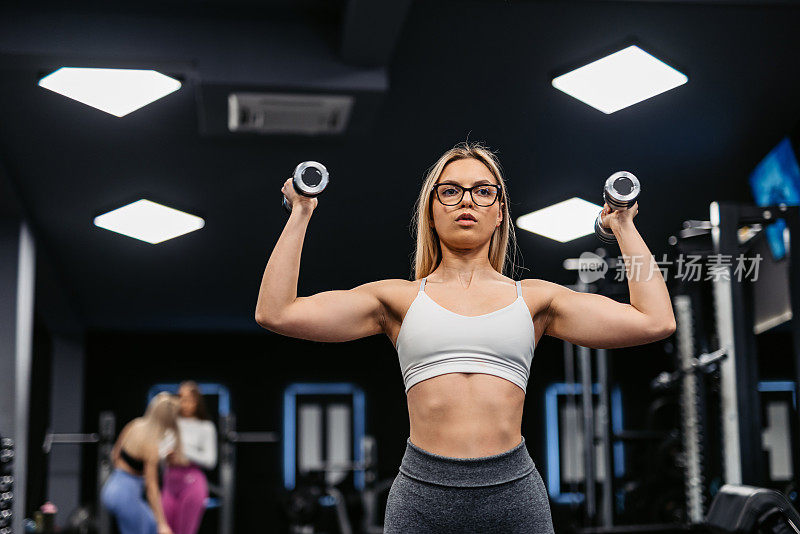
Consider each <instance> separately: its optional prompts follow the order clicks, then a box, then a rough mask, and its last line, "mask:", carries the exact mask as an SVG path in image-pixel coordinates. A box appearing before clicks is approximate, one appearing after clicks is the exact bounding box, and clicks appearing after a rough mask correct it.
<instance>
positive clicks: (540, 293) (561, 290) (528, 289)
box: [522, 278, 573, 310]
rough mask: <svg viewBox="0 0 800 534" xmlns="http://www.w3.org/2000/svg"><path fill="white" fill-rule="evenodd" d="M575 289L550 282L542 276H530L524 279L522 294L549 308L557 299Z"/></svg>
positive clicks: (546, 308)
mask: <svg viewBox="0 0 800 534" xmlns="http://www.w3.org/2000/svg"><path fill="white" fill-rule="evenodd" d="M572 292H573V291H572V290H571V289H570V288H568V287H565V286H562V285H561V284H556V283H554V282H548V281H547V280H542V279H540V278H528V279H525V280H522V294H523V295H524V296H525V297H526V298H528V297H530V298H531V299H536V300H537V301H538V302H540V309H544V310H549V309H550V308H551V306H552V305H553V302H554V301H555V299H556V298H557V297H559V296H564V295H567V294H569V293H572Z"/></svg>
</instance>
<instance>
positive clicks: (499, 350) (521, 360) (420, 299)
mask: <svg viewBox="0 0 800 534" xmlns="http://www.w3.org/2000/svg"><path fill="white" fill-rule="evenodd" d="M426 278H427V277H425V278H423V279H422V281H421V282H420V285H419V292H418V293H417V297H416V298H415V299H414V301H413V302H412V303H411V306H410V307H409V308H408V311H407V312H406V316H405V317H404V318H403V324H401V325H400V333H399V334H398V335H397V356H398V357H399V359H400V369H401V370H402V371H403V381H404V382H405V386H406V393H408V390H409V389H411V386H413V385H414V384H416V383H418V382H421V381H423V380H427V379H428V378H433V377H435V376H439V375H443V374H447V373H483V374H487V375H494V376H499V377H500V378H505V379H506V380H509V381H511V382H513V383H514V384H516V385H517V386H519V387H520V388H521V389H522V391H525V390H526V388H527V385H528V377H529V376H530V369H531V362H532V361H533V351H534V349H535V348H536V347H535V345H536V337H535V333H534V327H533V318H532V317H531V313H530V311H529V310H528V306H527V305H526V304H525V299H523V298H522V286H521V285H520V282H519V281H517V282H516V286H517V300H515V301H514V302H512V303H511V304H509V305H508V306H506V307H504V308H501V309H499V310H495V311H493V312H490V313H485V314H483V315H476V316H468V315H461V314H458V313H455V312H452V311H450V310H448V309H447V308H444V307H442V306H440V305H439V304H437V303H436V302H435V301H434V300H433V299H432V298H430V297H429V296H428V295H427V293H425V280H426Z"/></svg>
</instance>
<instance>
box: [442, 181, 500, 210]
mask: <svg viewBox="0 0 800 534" xmlns="http://www.w3.org/2000/svg"><path fill="white" fill-rule="evenodd" d="M433 190H434V191H436V198H438V199H439V202H441V203H442V204H444V205H445V206H455V205H456V204H458V203H459V202H461V199H462V198H464V191H469V194H470V195H471V196H472V201H473V202H474V203H475V204H477V205H478V206H481V207H483V208H485V207H487V206H491V205H492V204H494V203H495V202H497V199H498V198H499V197H500V186H499V185H496V184H478V185H473V186H472V187H461V186H460V185H458V184H447V183H445V184H435V185H434V186H433Z"/></svg>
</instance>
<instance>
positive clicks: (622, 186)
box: [594, 171, 642, 244]
mask: <svg viewBox="0 0 800 534" xmlns="http://www.w3.org/2000/svg"><path fill="white" fill-rule="evenodd" d="M641 190H642V186H641V184H640V183H639V179H638V178H637V177H636V176H634V175H633V173H630V172H628V171H619V172H615V173H614V174H612V175H611V176H609V177H608V179H607V180H606V184H605V186H604V187H603V200H604V201H605V203H606V204H608V206H609V207H610V208H611V210H612V211H618V210H626V209H628V208H630V207H631V206H633V205H634V204H635V203H636V199H637V198H639V193H640V192H641ZM594 233H595V235H597V237H598V239H600V241H602V242H604V243H608V244H613V243H616V242H617V237H616V236H615V235H614V232H612V231H611V229H610V228H607V227H605V226H603V225H602V224H601V222H600V214H598V215H597V219H595V221H594Z"/></svg>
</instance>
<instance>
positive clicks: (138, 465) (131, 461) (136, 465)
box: [119, 447, 144, 473]
mask: <svg viewBox="0 0 800 534" xmlns="http://www.w3.org/2000/svg"><path fill="white" fill-rule="evenodd" d="M119 456H120V458H122V459H123V460H124V461H125V463H126V464H128V466H130V468H131V469H133V470H134V471H137V472H139V473H143V472H144V461H143V460H137V459H136V458H134V457H133V456H131V455H130V454H128V453H127V452H125V449H123V448H122V447H120V449H119Z"/></svg>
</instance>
